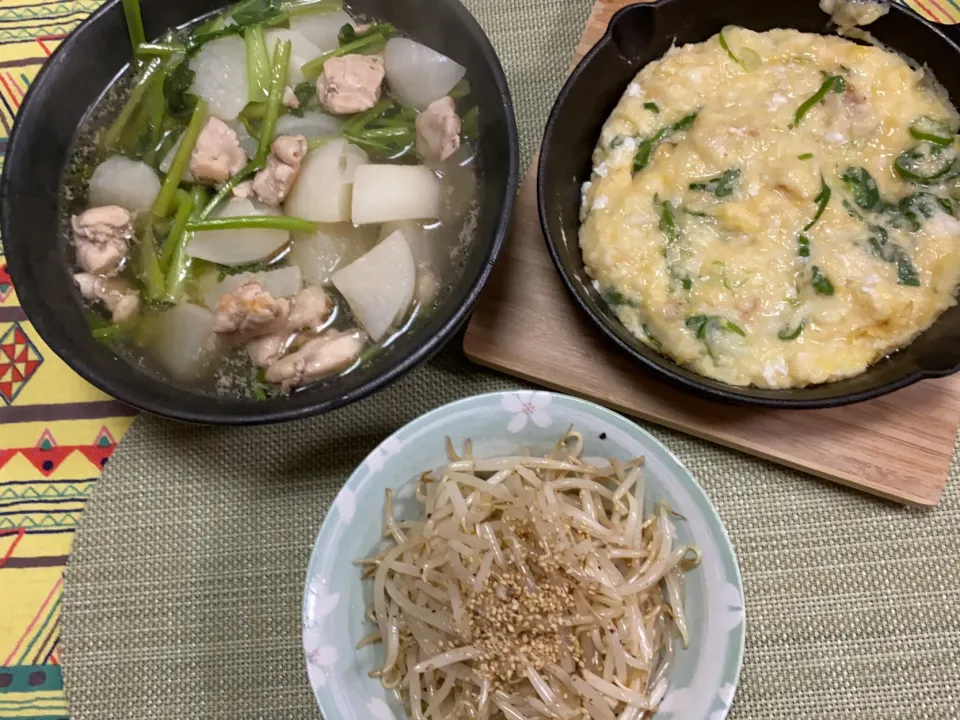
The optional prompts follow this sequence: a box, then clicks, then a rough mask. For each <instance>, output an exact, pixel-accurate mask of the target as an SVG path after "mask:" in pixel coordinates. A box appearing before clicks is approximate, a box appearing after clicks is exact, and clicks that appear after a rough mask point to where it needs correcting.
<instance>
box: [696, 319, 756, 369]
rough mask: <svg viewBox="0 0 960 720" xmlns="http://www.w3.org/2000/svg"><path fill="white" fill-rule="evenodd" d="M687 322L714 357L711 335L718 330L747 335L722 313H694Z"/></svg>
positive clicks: (742, 335)
mask: <svg viewBox="0 0 960 720" xmlns="http://www.w3.org/2000/svg"><path fill="white" fill-rule="evenodd" d="M685 324H686V326H687V329H689V330H690V331H691V332H692V333H693V334H694V337H696V338H697V340H702V341H703V343H704V345H706V346H707V353H708V354H709V355H710V357H712V358H714V359H716V354H715V353H714V349H713V343H712V342H711V335H713V334H714V333H716V332H726V333H733V334H735V335H740V336H741V337H746V335H747V334H746V333H745V332H744V330H743V328H742V327H740V326H739V325H737V324H736V323H735V322H733V321H732V320H727V318H725V317H721V316H720V315H693V316H691V317H688V318H687V319H686V323H685Z"/></svg>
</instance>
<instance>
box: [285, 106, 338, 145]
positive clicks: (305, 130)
mask: <svg viewBox="0 0 960 720" xmlns="http://www.w3.org/2000/svg"><path fill="white" fill-rule="evenodd" d="M342 126H343V122H342V121H340V120H338V119H337V118H335V117H331V116H330V115H324V114H323V113H319V112H316V111H313V110H307V111H306V112H304V113H303V117H297V116H296V115H284V116H283V117H281V118H280V119H279V120H277V132H276V135H277V137H279V136H280V135H303V136H304V137H305V138H306V139H307V140H313V139H314V138H319V137H326V136H328V135H336V134H337V133H338V132H340V128H341V127H342Z"/></svg>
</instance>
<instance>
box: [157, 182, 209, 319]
mask: <svg viewBox="0 0 960 720" xmlns="http://www.w3.org/2000/svg"><path fill="white" fill-rule="evenodd" d="M203 196H204V193H203V190H202V189H200V192H199V193H196V192H193V193H190V194H187V193H184V197H182V199H181V201H180V206H179V207H178V208H177V216H176V217H175V218H174V221H173V228H172V229H171V230H170V235H169V236H168V237H167V242H166V244H165V245H164V246H163V251H164V256H165V257H166V256H169V258H168V261H167V263H166V265H165V266H164V267H165V268H166V273H167V274H166V277H165V278H164V295H165V299H166V300H167V301H168V302H172V303H175V302H179V300H180V298H182V297H183V286H184V283H185V281H186V279H187V277H188V276H189V274H190V256H189V255H188V254H187V244H188V243H189V241H190V233H189V232H187V223H188V222H189V221H190V218H191V217H192V215H193V213H194V210H195V209H196V206H197V200H198V199H202V198H203ZM168 249H169V252H168Z"/></svg>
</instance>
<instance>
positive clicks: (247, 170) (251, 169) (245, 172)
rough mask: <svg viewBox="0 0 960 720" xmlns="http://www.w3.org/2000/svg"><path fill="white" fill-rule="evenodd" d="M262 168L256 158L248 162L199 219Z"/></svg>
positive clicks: (220, 190) (206, 207) (205, 217)
mask: <svg viewBox="0 0 960 720" xmlns="http://www.w3.org/2000/svg"><path fill="white" fill-rule="evenodd" d="M327 139H329V138H327ZM308 146H309V145H308ZM260 169H261V168H260V166H258V165H257V162H256V160H252V161H251V162H249V163H247V165H246V167H244V168H243V169H242V170H241V171H240V172H238V173H237V174H236V175H234V176H233V177H232V178H230V179H229V180H227V182H226V183H224V184H223V187H221V188H220V189H219V190H217V192H216V194H215V195H214V196H213V199H212V200H210V202H208V203H207V204H206V205H205V206H204V208H203V211H202V212H201V213H200V215H199V218H198V219H200V220H206V219H207V218H209V217H210V215H211V214H212V213H213V211H214V210H216V209H217V208H218V207H219V206H220V203H222V202H223V201H224V200H226V199H227V198H228V197H230V195H231V194H233V189H234V188H235V187H236V186H237V185H239V184H240V183H242V182H243V181H244V180H246V179H247V178H249V177H251V176H252V175H253V174H254V173H256V172H257V171H259V170H260Z"/></svg>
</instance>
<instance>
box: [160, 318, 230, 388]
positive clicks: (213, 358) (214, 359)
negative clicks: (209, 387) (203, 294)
mask: <svg viewBox="0 0 960 720" xmlns="http://www.w3.org/2000/svg"><path fill="white" fill-rule="evenodd" d="M213 321H214V314H213V313H212V312H211V311H210V310H208V309H207V308H204V307H200V306H199V305H192V304H190V303H181V304H179V305H176V306H175V307H173V308H172V309H170V310H167V311H166V312H164V313H161V314H160V316H159V317H158V318H157V323H156V328H155V332H154V334H153V338H152V347H153V356H154V357H155V358H156V359H157V361H158V362H159V363H160V365H161V366H162V367H163V369H164V370H166V371H167V372H168V373H169V374H170V375H171V376H172V377H174V378H176V379H177V380H199V379H201V378H204V377H209V376H210V375H212V374H213V372H214V370H215V369H216V366H217V363H218V362H219V361H220V359H221V358H222V357H223V354H224V352H225V348H224V346H223V344H222V343H221V341H220V339H219V338H218V337H217V335H216V333H214V332H213Z"/></svg>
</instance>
